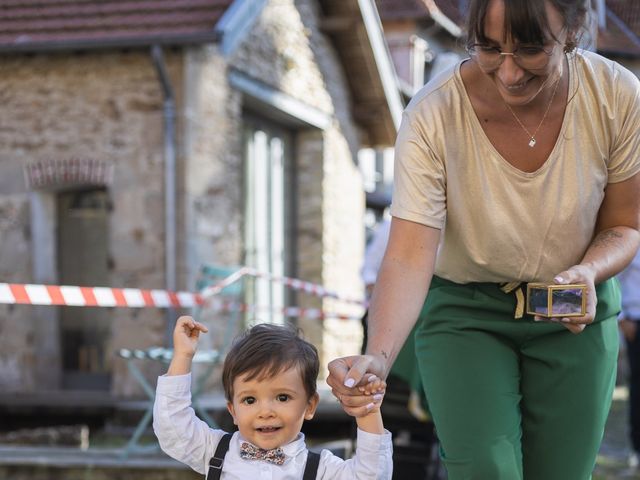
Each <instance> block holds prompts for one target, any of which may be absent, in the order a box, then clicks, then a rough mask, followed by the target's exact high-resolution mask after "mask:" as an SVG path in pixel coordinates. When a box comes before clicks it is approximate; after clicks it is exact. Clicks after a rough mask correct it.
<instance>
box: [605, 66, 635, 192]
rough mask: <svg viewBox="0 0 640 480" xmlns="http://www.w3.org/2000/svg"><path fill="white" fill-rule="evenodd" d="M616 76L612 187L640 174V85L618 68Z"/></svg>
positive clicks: (611, 152)
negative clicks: (613, 184)
mask: <svg viewBox="0 0 640 480" xmlns="http://www.w3.org/2000/svg"><path fill="white" fill-rule="evenodd" d="M614 75H615V77H614V85H615V89H616V90H615V95H616V116H615V120H614V122H615V125H614V127H615V132H614V137H613V138H614V140H613V145H612V146H611V151H610V157H609V162H608V175H609V182H610V183H617V182H622V181H624V180H627V179H629V178H631V177H632V176H633V175H635V174H636V173H638V172H640V81H639V80H638V78H637V77H636V76H635V75H634V74H633V73H631V72H630V71H629V70H627V69H626V68H624V67H622V66H620V65H617V64H616V66H615V70H614Z"/></svg>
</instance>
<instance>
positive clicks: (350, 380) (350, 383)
mask: <svg viewBox="0 0 640 480" xmlns="http://www.w3.org/2000/svg"><path fill="white" fill-rule="evenodd" d="M385 367H386V364H385V360H384V358H383V357H382V356H378V355H353V356H350V357H341V358H336V359H335V360H333V361H331V362H330V363H329V377H328V378H327V384H328V385H329V386H330V387H331V391H332V392H333V394H334V395H335V397H336V398H337V399H338V401H339V402H340V403H341V404H342V408H343V409H344V411H345V412H347V413H348V414H349V415H351V416H354V417H361V416H363V415H366V414H368V413H369V412H371V410H372V409H374V408H376V407H379V405H380V403H381V402H382V397H383V394H384V389H385V388H386V383H384V381H383V380H381V379H382V378H383V377H384V374H385Z"/></svg>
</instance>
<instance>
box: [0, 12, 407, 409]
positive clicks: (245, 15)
mask: <svg viewBox="0 0 640 480" xmlns="http://www.w3.org/2000/svg"><path fill="white" fill-rule="evenodd" d="M0 71H1V74H0V98H2V103H3V108H2V112H1V113H0V281H2V282H9V283H35V284H40V283H43V284H54V285H55V284H66V285H86V286H111V287H134V288H167V289H169V290H176V289H178V290H189V291H193V290H194V289H195V286H196V282H197V279H198V272H199V269H200V267H201V266H202V265H216V266H223V267H229V268H232V267H233V266H237V265H245V264H248V265H250V266H255V267H256V268H258V269H260V270H263V271H269V272H271V273H274V274H276V275H288V276H292V277H298V278H303V279H305V280H308V281H311V282H315V283H318V284H323V285H325V286H327V287H329V288H331V289H332V290H334V291H337V292H340V293H341V294H343V295H345V296H348V297H354V298H362V284H361V281H360V279H359V268H360V259H361V258H362V253H363V248H364V237H363V229H362V222H363V215H364V209H365V196H364V190H363V181H362V177H361V174H360V172H359V170H358V165H357V153H358V151H359V150H360V148H362V147H363V146H389V145H391V144H392V143H393V141H394V137H395V132H396V128H397V125H398V123H399V120H400V114H401V109H402V100H401V97H400V94H399V92H398V90H397V84H396V79H395V74H394V71H393V66H392V64H391V61H390V58H389V55H388V52H387V50H386V48H385V44H384V39H383V36H382V29H381V25H380V21H379V18H378V14H377V11H376V9H375V4H374V3H373V1H372V0H359V1H358V0H321V1H316V0H296V1H294V0H235V1H231V0H226V1H225V0H218V1H213V0H179V1H174V0H138V1H135V2H120V1H115V0H113V1H111V0H102V1H97V0H96V1H91V0H68V1H65V2H55V3H43V2H41V1H37V0H32V1H29V0H23V1H11V2H3V4H2V6H0ZM244 300H245V301H247V302H249V303H255V304H258V305H262V306H266V307H267V310H266V311H265V313H261V314H260V316H259V318H257V320H260V321H282V315H281V313H279V309H280V308H281V307H283V306H284V305H291V304H296V305H301V306H306V307H316V308H322V309H326V310H329V311H340V312H342V313H345V312H346V313H349V311H351V312H352V313H354V314H356V315H357V314H359V313H360V311H361V309H360V308H359V307H357V306H356V307H354V306H353V305H351V306H349V305H343V304H340V302H338V301H336V300H332V299H325V300H319V299H317V298H314V297H309V296H305V295H304V294H298V295H291V294H290V292H288V291H287V290H286V289H285V288H284V287H283V286H282V285H275V284H272V285H271V286H267V287H264V288H263V287H260V288H253V289H251V296H247V297H245V298H244ZM349 309H351V310H349ZM176 314H177V312H172V313H171V314H170V316H167V315H165V312H163V311H161V310H158V309H127V308H109V309H106V308H86V307H85V308H79V307H30V306H20V305H18V306H11V305H0V392H2V394H1V395H0V404H4V405H5V406H6V405H8V404H12V405H15V402H16V398H19V399H20V400H19V401H20V403H21V406H25V405H33V406H43V405H44V406H47V405H51V404H53V403H56V404H60V403H66V405H67V406H68V407H73V406H74V404H76V403H78V402H79V401H80V400H79V399H80V398H84V399H85V400H83V401H86V402H89V403H91V402H92V401H93V402H96V403H100V404H106V405H108V404H110V403H112V402H115V401H116V400H117V399H123V398H124V399H126V398H131V397H136V396H138V395H140V394H141V391H140V387H139V385H138V383H137V382H136V381H135V379H134V378H132V376H131V375H130V374H129V372H128V371H127V369H126V366H125V364H124V362H123V361H122V360H120V359H118V358H117V357H116V356H115V355H114V353H115V352H116V351H117V350H118V349H119V348H147V347H151V346H154V345H163V344H166V341H167V332H168V330H169V329H170V327H171V322H172V321H173V320H174V319H175V315H176ZM204 320H205V321H216V320H215V318H214V319H204ZM299 325H300V326H301V327H303V328H304V330H305V333H306V335H307V337H308V338H310V339H311V340H312V341H313V342H314V343H315V344H316V345H317V346H318V347H319V349H320V351H321V352H322V355H323V362H325V363H326V360H327V358H329V357H334V356H336V355H338V354H344V353H347V351H357V349H358V348H359V345H360V325H359V322H357V321H354V322H345V321H344V320H326V321H324V323H323V322H321V321H320V320H318V319H304V318H302V319H299ZM210 337H211V336H210ZM213 340H214V339H211V338H209V339H208V340H207V341H209V342H211V341H213ZM161 368H163V367H161V366H159V365H156V366H153V365H151V366H150V365H147V366H146V368H145V374H146V375H147V376H148V377H149V378H150V379H153V377H154V376H155V375H156V374H158V373H159V371H160V370H161ZM80 390H83V391H84V390H92V391H94V392H95V394H93V396H91V395H88V396H87V395H85V396H83V397H81V396H79V395H78V392H79V391H80ZM54 399H57V400H55V401H54Z"/></svg>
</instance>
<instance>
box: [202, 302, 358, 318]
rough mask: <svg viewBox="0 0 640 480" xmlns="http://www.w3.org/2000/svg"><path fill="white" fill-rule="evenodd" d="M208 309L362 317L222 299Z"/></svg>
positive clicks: (316, 316)
mask: <svg viewBox="0 0 640 480" xmlns="http://www.w3.org/2000/svg"><path fill="white" fill-rule="evenodd" d="M207 309H210V310H213V311H216V312H248V313H253V314H259V313H261V312H275V313H279V314H281V315H284V316H285V317H296V318H308V319H319V320H324V319H326V318H337V319H339V320H356V319H358V320H359V319H360V318H361V316H360V315H349V314H341V313H335V312H325V311H323V310H320V309H318V308H301V307H281V308H275V309H274V308H271V307H267V306H259V305H248V304H246V303H239V302H232V301H231V302H228V301H224V300H220V299H213V300H210V301H208V302H207Z"/></svg>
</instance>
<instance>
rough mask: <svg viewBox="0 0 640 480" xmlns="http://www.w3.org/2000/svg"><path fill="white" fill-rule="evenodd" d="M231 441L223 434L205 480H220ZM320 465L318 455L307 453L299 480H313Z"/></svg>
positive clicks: (228, 435)
mask: <svg viewBox="0 0 640 480" xmlns="http://www.w3.org/2000/svg"><path fill="white" fill-rule="evenodd" d="M230 441H231V434H230V433H225V434H224V435H223V436H222V438H221V439H220V443H218V446H217V447H216V452H215V453H214V454H213V457H211V459H210V460H209V473H208V474H207V480H220V475H221V474H222V463H223V462H224V457H225V455H226V454H227V451H228V450H229V442H230ZM319 465H320V454H319V453H315V452H312V451H308V452H307V464H306V465H305V467H304V474H303V476H302V479H301V480H315V479H316V475H317V474H318V466H319Z"/></svg>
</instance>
